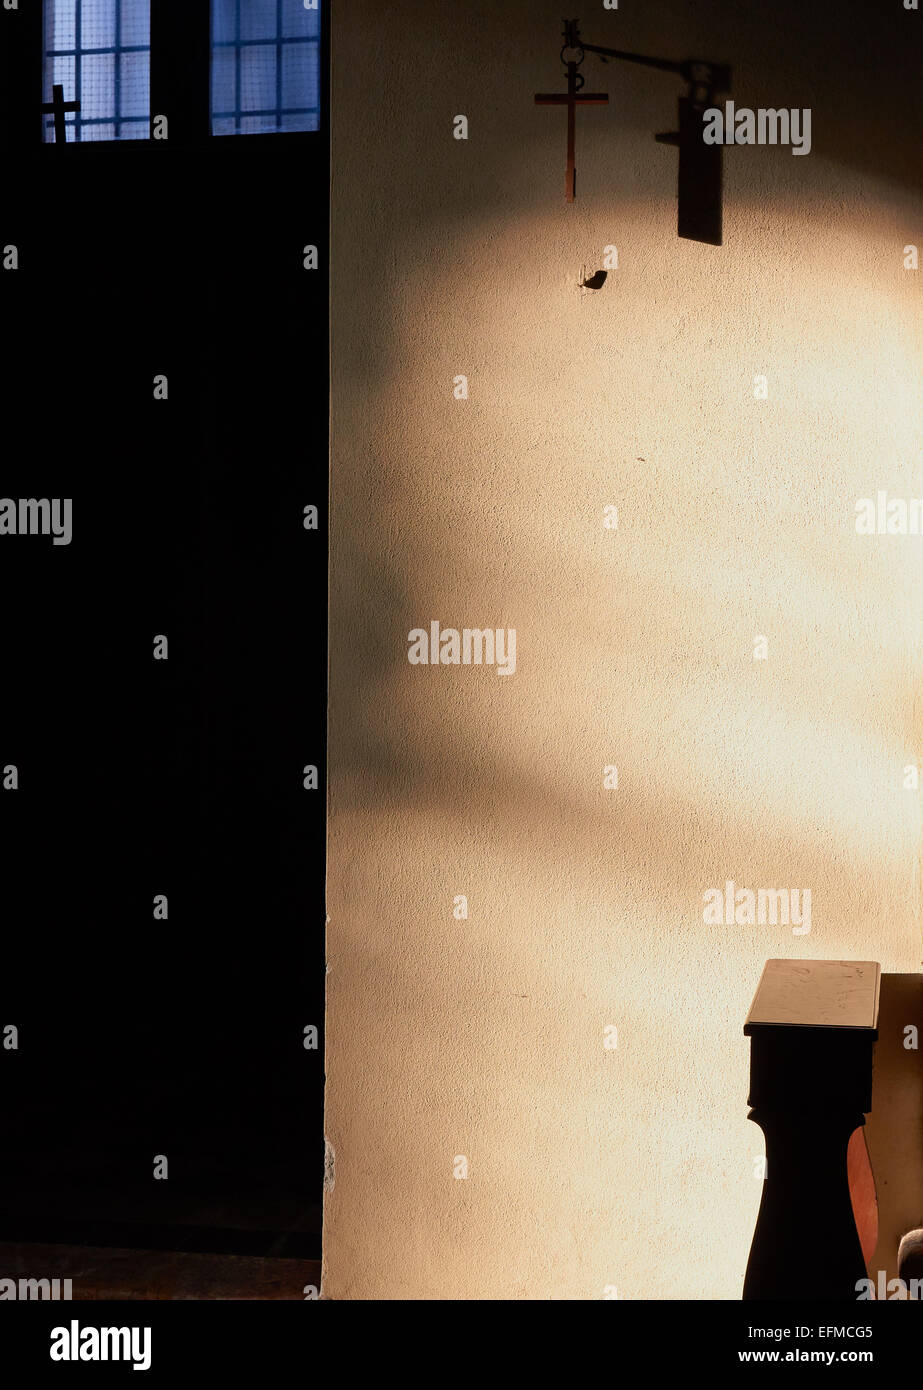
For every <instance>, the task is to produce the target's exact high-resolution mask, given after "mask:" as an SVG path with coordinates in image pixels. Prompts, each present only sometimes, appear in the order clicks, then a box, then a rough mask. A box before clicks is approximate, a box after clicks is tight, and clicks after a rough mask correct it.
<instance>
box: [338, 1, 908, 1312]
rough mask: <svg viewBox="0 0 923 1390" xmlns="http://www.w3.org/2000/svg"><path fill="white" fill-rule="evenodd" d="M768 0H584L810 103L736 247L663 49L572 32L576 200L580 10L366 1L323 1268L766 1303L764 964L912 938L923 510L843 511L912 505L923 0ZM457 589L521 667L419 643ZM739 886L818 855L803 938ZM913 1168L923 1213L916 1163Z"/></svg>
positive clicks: (904, 1191)
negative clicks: (876, 64) (713, 911)
mask: <svg viewBox="0 0 923 1390" xmlns="http://www.w3.org/2000/svg"><path fill="white" fill-rule="evenodd" d="M740 8H741V7H740V6H739V5H738V6H735V5H733V4H730V3H728V4H727V5H723V4H717V3H716V4H712V5H706V4H705V3H704V0H703V3H702V4H700V5H697V6H690V5H688V4H685V3H681V0H669V3H651V2H650V0H648V3H640V0H639V3H637V4H635V5H628V4H623V5H622V7H621V9H620V10H619V11H604V10H603V8H602V5H601V4H597V5H595V6H594V7H592V8H591V9H589V10H587V9H585V10H584V14H583V16H582V23H583V30H584V35H585V37H586V39H587V41H595V42H598V43H609V44H614V45H616V46H624V47H627V48H634V49H637V50H640V51H643V52H650V53H661V54H664V55H665V56H671V57H677V58H678V57H684V56H687V55H688V54H689V53H693V52H694V53H700V54H703V55H705V56H710V57H714V58H716V59H721V58H724V59H727V60H728V61H730V62H732V63H733V65H734V70H735V83H734V88H735V91H734V95H735V98H736V100H737V103H738V105H750V106H753V107H756V106H788V107H792V106H799V107H803V106H811V107H812V109H813V150H812V153H811V154H810V155H809V156H807V157H793V156H792V154H791V153H790V152H789V151H788V150H785V149H778V148H777V149H771V148H741V149H735V150H731V151H729V152H728V156H727V159H726V166H725V167H726V201H725V243H726V244H725V245H724V247H723V248H714V247H707V246H702V245H698V244H694V243H691V242H685V241H680V240H678V239H677V237H676V235H675V205H674V196H675V180H676V155H675V152H674V151H672V150H669V149H667V148H665V147H663V146H661V145H658V144H656V143H655V142H654V141H653V138H652V136H653V133H654V131H657V130H665V129H670V128H672V126H673V124H674V119H675V98H676V96H677V95H678V94H679V84H678V82H677V81H676V80H674V79H672V78H670V77H668V76H663V75H659V74H651V73H649V72H645V71H643V70H640V69H636V68H631V67H627V66H616V65H610V66H603V65H601V64H599V63H598V62H597V61H596V60H594V59H592V58H591V57H589V56H588V57H587V60H586V63H585V65H584V67H585V71H586V73H587V80H588V86H589V87H590V88H596V87H601V88H602V89H603V90H608V91H609V93H610V105H609V107H608V108H607V109H594V110H591V111H589V112H582V113H580V115H579V117H578V146H577V150H578V161H577V162H578V170H579V179H578V201H577V202H576V203H575V204H574V205H573V206H568V205H566V204H565V202H564V198H563V162H564V150H563V140H564V116H563V113H562V112H559V111H554V110H545V109H537V108H535V107H534V106H533V103H532V96H533V93H534V92H536V91H539V90H555V89H557V88H558V87H559V86H560V85H561V73H562V69H561V65H560V62H559V60H558V48H559V46H560V40H559V37H558V36H559V33H560V11H561V7H560V5H559V4H558V3H557V0H554V2H553V3H552V0H503V3H496V4H488V3H476V4H470V3H469V4H460V3H449V0H425V3H424V0H396V3H389V4H388V5H387V6H383V5H381V4H379V3H377V0H376V2H373V0H348V3H347V4H344V5H341V6H338V8H337V13H336V15H335V18H334V26H333V98H332V99H333V166H334V178H333V246H334V256H333V306H332V308H333V339H332V343H333V395H332V430H333V449H332V460H331V469H332V516H331V524H332V561H331V580H332V598H331V634H332V635H331V704H330V754H329V777H330V840H329V873H328V914H329V920H328V949H327V957H328V966H329V973H328V1019H327V1026H328V1034H327V1063H326V1066H327V1116H326V1132H327V1138H328V1142H329V1144H330V1146H331V1149H332V1154H331V1174H330V1181H329V1184H328V1187H329V1190H328V1192H327V1195H326V1208H325V1279H324V1292H325V1294H326V1295H327V1296H329V1297H332V1298H529V1299H543V1298H581V1299H582V1298H601V1297H602V1296H603V1290H604V1288H605V1286H606V1285H616V1286H617V1288H618V1290H619V1295H620V1296H621V1297H625V1298H631V1299H638V1298H681V1297H682V1298H696V1299H703V1298H738V1297H739V1296H740V1290H741V1283H742V1278H743V1273H744V1268H745V1265H746V1259H747V1254H748V1249H749V1242H750V1237H751V1234H752V1230H753V1225H754V1221H755V1217H756V1211H757V1206H758V1202H759V1197H760V1183H759V1181H758V1180H757V1179H756V1178H755V1177H754V1158H755V1157H756V1156H758V1155H759V1154H761V1153H762V1136H761V1134H760V1132H759V1131H758V1130H757V1129H756V1127H755V1126H754V1125H752V1124H749V1123H748V1122H747V1119H746V1113H747V1107H746V1095H747V1068H748V1057H747V1044H746V1041H745V1039H744V1037H743V1034H742V1031H741V1030H742V1025H743V1021H744V1017H745V1015H746V1012H747V1008H748V1006H749V1003H750V999H751V996H752V994H753V991H754V988H755V986H756V983H757V980H758V978H759V974H760V970H761V968H762V964H763V961H764V960H765V959H766V958H767V957H768V956H792V957H798V956H808V957H820V958H849V957H853V958H860V959H875V960H878V961H880V962H881V965H882V968H883V970H885V971H893V972H907V973H916V972H919V971H920V970H921V911H920V906H921V902H920V880H919V854H920V847H921V825H920V814H921V798H923V792H917V793H914V792H911V791H907V790H904V789H903V787H902V774H903V768H904V766H905V765H906V764H908V763H911V762H918V763H919V762H923V697H921V690H923V686H921V676H923V648H921V610H923V583H921V579H923V562H921V557H923V538H920V537H917V538H910V537H907V538H901V537H874V536H873V537H863V536H858V535H857V534H856V533H855V529H854V505H855V501H856V499H857V498H858V497H863V496H870V495H874V493H875V492H876V490H877V489H879V488H884V489H887V490H888V491H889V492H890V493H891V494H894V495H899V496H904V497H909V496H917V497H920V496H923V467H921V457H923V455H921V411H920V394H919V380H920V367H921V347H923V340H921V329H920V308H921V299H920V296H921V284H920V280H921V277H920V275H919V273H917V274H914V273H912V272H906V271H905V270H904V269H903V268H902V248H903V246H904V245H905V244H906V243H909V242H917V243H923V202H921V198H920V189H919V184H917V186H916V187H914V186H913V184H912V181H911V177H910V171H912V170H915V171H916V177H917V178H919V167H918V166H919V143H918V140H919V132H918V131H917V132H916V133H915V134H912V133H911V131H912V126H911V124H910V120H909V118H910V116H911V114H912V112H913V111H914V110H915V109H916V106H915V104H914V103H915V101H916V97H915V96H914V87H913V84H912V78H911V74H912V68H911V67H910V66H909V65H908V66H907V67H906V68H905V67H902V66H901V61H898V62H897V65H896V66H895V65H894V64H893V63H892V67H891V69H889V79H888V82H887V83H885V84H883V85H882V87H881V89H880V90H876V89H874V87H873V89H872V90H870V89H869V87H868V82H867V72H866V68H865V54H866V52H867V50H868V49H869V46H871V49H872V50H873V51H874V50H875V47H876V44H877V45H879V46H881V47H885V48H886V47H887V45H889V44H891V45H892V46H893V42H894V39H895V37H896V36H899V35H898V25H899V24H901V23H906V24H907V25H908V26H913V25H916V30H915V32H916V36H917V40H918V38H919V34H920V32H921V30H920V26H921V24H923V19H921V18H920V16H919V15H916V16H915V15H913V14H910V13H905V14H898V15H897V17H896V18H895V16H890V17H889V18H888V20H886V21H885V20H882V21H878V22H877V23H878V26H879V27H878V28H877V29H875V31H874V32H873V33H872V35H871V36H870V37H869V40H868V43H865V42H859V43H857V34H856V27H855V26H856V23H857V22H858V20H857V15H858V10H857V9H856V7H855V6H853V5H851V4H845V5H837V6H831V7H829V8H830V16H829V18H827V19H825V20H823V21H821V19H820V18H818V17H816V16H815V17H812V18H811V19H808V18H806V17H804V16H802V18H801V20H798V19H797V16H798V14H799V7H797V6H794V5H792V6H791V7H790V8H791V14H790V15H786V14H784V13H783V14H781V15H780V13H779V6H771V7H745V8H746V9H747V10H751V9H760V10H765V13H763V14H760V15H759V16H757V15H755V14H752V13H751V15H750V18H749V19H747V18H746V17H741V15H740V14H739V10H740ZM785 9H786V6H783V10H785ZM697 10H698V11H701V12H702V13H700V14H699V15H698V16H697V17H696V15H695V12H696V11H697ZM706 11H707V13H706ZM709 15H710V16H711V17H710V18H709ZM799 23H800V24H803V25H807V24H810V25H813V26H815V27H814V28H813V29H812V30H811V31H810V32H808V31H807V30H803V29H799V27H798V25H799ZM748 25H749V28H748V27H747V26H748ZM850 25H852V29H850ZM888 51H889V52H890V53H891V54H892V57H893V56H894V52H895V50H894V49H893V47H892V49H890V50H888ZM847 59H848V61H849V63H850V64H851V66H847V67H843V68H840V67H839V66H838V65H839V64H840V63H841V61H844V60H847ZM875 103H877V106H876V105H875ZM458 113H464V114H465V115H467V117H468V119H469V122H470V138H469V139H468V140H467V142H461V141H456V140H454V139H453V138H452V118H453V117H454V116H455V115H456V114H458ZM607 244H615V245H616V246H617V248H618V254H619V269H618V270H617V271H613V272H612V273H610V275H609V277H608V281H607V283H606V285H605V286H604V287H603V289H602V290H600V291H598V292H596V293H594V292H591V291H587V290H581V289H580V288H579V287H578V277H579V275H580V271H581V268H582V267H586V269H587V271H588V272H590V271H592V270H595V269H596V268H598V267H599V266H600V265H601V264H602V249H603V247H604V246H606V245H607ZM462 373H463V374H465V375H466V376H467V377H468V380H469V389H470V398H469V399H468V400H467V401H465V402H460V401H456V400H455V399H453V391H452V382H453V378H454V377H455V376H456V375H458V374H462ZM760 373H765V374H766V375H767V377H768V380H769V399H768V400H765V401H758V400H754V399H753V378H754V376H755V375H757V374H760ZM610 503H614V504H615V505H617V506H618V508H619V514H620V524H619V528H618V530H617V531H616V532H614V533H612V532H609V531H606V530H605V529H604V528H603V525H602V517H603V508H604V507H605V506H606V505H607V504H610ZM433 619H438V620H440V622H441V623H442V624H443V626H454V627H458V628H461V627H481V626H488V625H489V626H492V627H514V628H515V629H516V632H517V635H518V651H517V670H516V674H515V675H513V676H511V677H508V678H502V677H499V676H498V675H497V674H496V673H495V672H494V671H492V670H490V669H485V668H480V669H478V668H473V667H472V668H466V667H458V668H456V667H424V666H411V665H410V664H409V663H408V660H407V634H408V633H409V631H410V630H411V629H412V628H415V627H427V626H428V625H429V623H430V621H431V620H433ZM755 634H763V635H765V636H766V637H767V639H768V652H769V656H768V660H767V661H754V660H753V656H752V652H753V638H754V636H755ZM606 764H616V765H617V767H618V776H619V788H618V790H617V791H605V790H604V789H603V785H602V781H603V767H604V766H605V765H606ZM729 878H730V879H734V880H735V881H736V882H737V883H738V884H741V885H746V886H750V887H754V888H755V887H757V886H770V887H775V886H783V885H784V886H790V887H794V886H797V887H809V888H810V889H811V890H812V930H811V933H810V935H808V936H804V937H795V936H793V935H792V933H791V931H790V930H789V929H787V928H785V927H771V926H763V927H759V926H752V927H748V926H734V927H726V926H720V927H715V926H709V925H705V924H704V922H703V917H702V911H703V901H702V895H703V893H704V891H705V890H706V888H708V887H712V886H718V885H723V884H724V882H725V880H726V879H729ZM456 894H465V895H467V898H468V902H469V913H470V915H469V917H468V920H467V921H456V920H455V919H454V918H453V912H452V908H453V899H454V896H455V895H456ZM911 994H912V990H911ZM902 997H906V995H905V996H902ZM909 1007H910V1005H908V1008H909ZM901 1012H902V1009H901V1008H899V1009H898V1010H897V1014H898V1015H900V1014H901ZM909 1021H912V1020H911V1019H906V1020H905V1019H903V1018H902V1017H900V1016H898V1017H896V1018H895V1019H893V1020H892V1021H891V1022H892V1023H893V1026H895V1027H897V1026H898V1025H901V1026H902V1025H903V1023H904V1022H909ZM607 1025H615V1026H616V1027H617V1029H618V1040H619V1045H618V1048H617V1050H606V1049H605V1048H604V1046H603V1040H604V1029H605V1028H606V1026H607ZM889 1026H890V1025H889ZM898 1051H899V1049H894V1048H892V1052H894V1053H895V1054H896V1052H898ZM907 1057H908V1054H906V1053H904V1055H903V1058H899V1059H898V1060H899V1061H900V1062H901V1064H902V1065H905V1078H904V1082H903V1083H902V1084H903V1094H904V1097H905V1100H906V1095H907V1094H908V1088H909V1091H910V1093H911V1094H912V1093H913V1089H914V1087H915V1086H918V1080H915V1079H914V1073H913V1072H912V1071H910V1072H908V1071H906V1067H907V1066H910V1067H917V1068H918V1057H919V1054H915V1055H913V1056H911V1059H910V1061H909V1062H908V1061H907ZM905 1112H906V1105H905ZM917 1113H919V1112H918V1111H917ZM873 1137H875V1136H873ZM887 1138H888V1136H878V1137H877V1140H876V1142H877V1144H878V1150H877V1152H876V1148H875V1143H873V1161H874V1162H875V1164H876V1167H878V1168H880V1167H881V1165H882V1164H884V1165H887V1162H888V1152H887V1145H886V1141H887ZM902 1142H904V1141H902ZM907 1142H908V1143H910V1142H912V1143H914V1144H916V1145H917V1153H918V1154H919V1153H920V1127H919V1125H917V1126H916V1132H915V1134H914V1136H913V1138H912V1140H911V1139H908V1140H907ZM456 1155H465V1156H466V1157H467V1159H468V1162H469V1177H468V1178H467V1180H457V1179H456V1178H455V1177H453V1161H454V1159H455V1157H456ZM921 1157H923V1155H921ZM905 1168H906V1163H905ZM915 1173H916V1176H915ZM915 1183H916V1186H914V1184H915ZM886 1200H887V1201H889V1202H891V1204H892V1206H891V1208H889V1211H888V1213H887V1214H886V1217H883V1219H886V1220H887V1222H890V1223H891V1226H892V1227H897V1226H900V1224H901V1223H902V1222H903V1223H905V1224H912V1223H914V1222H917V1221H920V1220H921V1219H923V1187H921V1184H920V1181H919V1165H918V1166H917V1168H916V1170H915V1172H914V1170H912V1171H910V1172H905V1173H904V1177H903V1178H902V1180H901V1182H900V1183H898V1184H897V1185H896V1186H894V1187H893V1188H892V1190H891V1192H890V1194H889V1196H888V1197H887V1199H886ZM895 1204H896V1207H895ZM888 1259H889V1260H890V1261H891V1264H892V1265H893V1252H892V1253H891V1254H889V1255H888Z"/></svg>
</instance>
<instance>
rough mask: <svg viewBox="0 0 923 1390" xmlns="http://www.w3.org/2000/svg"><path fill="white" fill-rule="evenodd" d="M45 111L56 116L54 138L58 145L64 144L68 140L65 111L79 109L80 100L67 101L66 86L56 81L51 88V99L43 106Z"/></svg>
mask: <svg viewBox="0 0 923 1390" xmlns="http://www.w3.org/2000/svg"><path fill="white" fill-rule="evenodd" d="M42 110H43V111H47V112H50V113H51V114H52V115H53V116H54V139H55V144H56V145H63V144H64V143H65V142H66V140H67V123H66V121H65V119H64V113H65V111H79V110H80V102H79V101H65V100H64V88H63V87H62V86H61V85H60V83H56V84H55V86H53V87H52V89H51V101H49V102H46V103H45V105H44V106H43V107H42Z"/></svg>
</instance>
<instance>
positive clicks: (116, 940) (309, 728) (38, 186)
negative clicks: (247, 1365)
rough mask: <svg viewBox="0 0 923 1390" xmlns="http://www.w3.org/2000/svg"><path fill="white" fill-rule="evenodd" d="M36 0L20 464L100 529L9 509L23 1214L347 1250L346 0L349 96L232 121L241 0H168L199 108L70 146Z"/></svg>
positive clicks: (158, 13) (159, 41)
mask: <svg viewBox="0 0 923 1390" xmlns="http://www.w3.org/2000/svg"><path fill="white" fill-rule="evenodd" d="M30 8H31V9H32V12H31V13H26V12H25V7H24V8H23V10H22V11H21V12H10V13H6V14H4V15H3V29H4V32H3V34H2V36H0V48H2V49H3V52H4V57H3V67H4V71H3V73H2V74H0V77H2V78H3V79H4V83H3V90H4V94H5V99H4V111H3V115H4V125H3V140H4V144H3V160H4V172H5V196H4V203H5V210H4V215H3V223H2V228H0V244H2V245H8V246H15V248H16V253H17V254H16V257H15V258H14V259H15V261H16V262H17V263H16V265H15V266H14V267H12V268H10V269H8V270H4V271H3V272H2V274H0V295H2V312H3V322H4V326H5V335H6V345H7V351H6V353H5V354H4V356H5V366H4V374H3V396H4V400H3V416H2V419H3V436H4V438H3V456H4V463H5V467H4V483H3V487H2V491H3V493H4V496H5V497H7V498H10V499H39V498H47V499H52V498H70V499H73V502H72V506H73V513H72V515H73V535H72V540H71V543H70V544H68V545H57V546H56V545H54V544H53V541H52V540H51V539H50V538H48V537H45V536H42V535H7V536H3V537H0V574H2V592H3V595H4V599H3V609H4V654H5V662H4V681H3V694H2V703H3V707H4V708H3V716H2V727H0V767H3V766H7V765H15V767H16V769H17V773H18V783H19V785H18V787H17V788H14V789H9V790H4V791H3V792H2V793H0V826H2V837H3V838H2V844H3V847H4V863H5V871H4V878H5V883H4V889H3V895H2V899H3V938H4V946H5V949H4V952H3V961H2V965H0V974H2V978H0V986H2V989H0V1029H2V1028H3V1027H5V1026H6V1025H10V1024H11V1025H14V1026H15V1028H16V1029H17V1035H16V1036H17V1046H16V1047H15V1048H7V1049H5V1050H4V1049H3V1048H2V1047H0V1089H2V1097H3V1099H2V1111H0V1113H2V1117H3V1121H2V1123H3V1140H2V1162H3V1171H2V1174H0V1240H5V1241H55V1242H71V1243H74V1242H76V1243H81V1244H96V1245H118V1246H123V1247H124V1246H128V1247H131V1248H136V1247H137V1248H141V1247H143V1248H148V1249H151V1248H159V1249H176V1250H202V1251H217V1252H222V1251H227V1252H234V1253H239V1254H261V1255H281V1256H303V1257H306V1258H316V1257H317V1256H319V1253H320V1214H321V1196H322V1183H323V1155H324V1144H323V1118H322V1112H323V1036H322V1032H323V1008H324V796H325V792H324V763H325V756H324V754H325V749H324V729H325V680H326V512H327V508H326V500H327V418H328V412H327V399H328V368H327V341H328V334H327V269H326V267H327V264H328V256H327V227H328V184H329V158H328V150H329V140H328V120H327V113H326V92H327V82H326V71H327V59H326V54H327V33H326V28H327V16H326V12H325V13H324V16H323V25H322V42H321V77H322V81H321V93H322V104H321V119H320V128H319V129H318V130H317V131H297V132H285V133H265V134H253V135H247V134H239V135H236V134H235V135H233V136H228V137H224V138H220V137H218V136H212V135H211V134H210V130H209V119H208V115H209V108H208V94H209V48H208V21H209V6H208V4H207V3H205V4H203V3H202V2H201V0H182V3H174V4H171V3H165V0H159V3H158V0H155V2H154V5H153V13H152V22H151V28H152V35H153V47H152V56H151V89H152V115H153V114H154V113H155V112H157V111H158V110H159V109H163V110H165V111H167V112H168V114H169V135H168V138H167V139H165V140H155V139H132V140H117V139H116V140H111V141H101V140H98V141H93V142H88V143H83V144H76V143H75V144H66V145H65V146H64V147H63V148H62V147H60V146H56V145H55V144H53V143H50V142H48V141H46V140H43V139H42V134H41V120H40V115H39V106H40V103H41V80H42V78H41V53H42V35H41V24H40V21H41V9H40V7H38V6H36V7H30ZM158 103H160V104H161V105H160V106H158ZM309 244H310V245H314V246H316V247H317V264H318V269H316V270H314V269H306V268H305V259H306V257H305V247H306V246H307V245H309ZM160 377H165V378H166V396H165V398H164V388H163V384H161V386H160V387H158V385H157V383H156V379H157V378H160ZM312 505H313V506H316V507H317V511H318V528H317V529H316V530H310V529H306V526H305V508H306V507H308V506H312ZM162 636H164V637H166V638H167V641H168V646H167V652H168V655H167V659H165V660H164V659H159V658H157V659H155V646H156V639H157V638H159V637H162ZM309 765H314V766H316V767H317V769H318V782H317V787H316V789H315V788H312V787H310V777H308V779H307V780H308V782H309V787H307V788H306V786H305V781H306V778H305V773H304V769H305V768H306V767H307V766H309ZM161 897H166V900H167V908H166V916H165V917H164V915H163V905H162V903H161V904H158V903H156V902H155V899H158V900H159V899H160V898H161ZM312 1027H313V1028H316V1029H317V1033H318V1040H317V1047H316V1048H312V1047H310V1046H306V1045H305V1044H306V1038H307V1041H308V1043H310V1041H311V1035H310V1034H308V1035H306V1033H305V1030H306V1029H309V1028H312ZM157 1156H164V1157H165V1158H166V1159H167V1177H166V1178H165V1179H164V1178H157V1177H155V1175H154V1174H155V1168H156V1166H157V1164H156V1162H155V1160H156V1159H157ZM160 1166H161V1170H162V1166H163V1165H160Z"/></svg>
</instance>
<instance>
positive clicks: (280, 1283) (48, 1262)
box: [0, 1243, 320, 1302]
mask: <svg viewBox="0 0 923 1390" xmlns="http://www.w3.org/2000/svg"><path fill="white" fill-rule="evenodd" d="M55 1278H57V1279H61V1280H64V1279H70V1280H71V1281H72V1297H73V1299H74V1301H75V1302H76V1301H85V1300H88V1299H94V1300H95V1299H128V1300H133V1299H145V1300H147V1299H245V1300H252V1299H264V1300H267V1299H272V1300H277V1299H297V1300H299V1301H303V1300H304V1299H305V1298H308V1297H316V1296H317V1293H316V1292H312V1290H314V1291H318V1290H319V1288H320V1261H319V1260H287V1259H266V1258H260V1257H255V1256H250V1255H202V1254H192V1253H182V1254H180V1253H175V1252H173V1251H161V1250H118V1249H109V1248H102V1247H91V1246H77V1245H39V1244H31V1243H29V1244H26V1243H17V1244H13V1243H6V1244H4V1243H0V1279H16V1280H19V1279H55ZM306 1288H307V1289H308V1292H307V1293H306V1292H305V1290H306Z"/></svg>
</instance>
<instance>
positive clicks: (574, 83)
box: [535, 62, 609, 203]
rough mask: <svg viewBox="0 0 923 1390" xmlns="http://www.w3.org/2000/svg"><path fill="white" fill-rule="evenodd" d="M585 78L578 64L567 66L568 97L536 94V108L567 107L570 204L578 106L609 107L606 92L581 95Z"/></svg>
mask: <svg viewBox="0 0 923 1390" xmlns="http://www.w3.org/2000/svg"><path fill="white" fill-rule="evenodd" d="M583 83H584V78H583V76H582V74H581V73H579V72H578V71H577V64H576V62H572V63H568V64H567V95H566V96H562V95H560V94H559V93H557V92H536V94H535V104H536V106H566V107H567V165H566V167H565V170H564V196H565V198H566V199H567V201H568V202H569V203H572V202H573V201H574V194H575V193H576V190H577V169H576V163H575V158H576V153H575V145H576V134H577V107H578V106H608V104H609V98H608V96H607V95H606V93H605V92H586V93H584V94H583V95H582V96H581V95H579V93H580V89H581V87H582V86H583Z"/></svg>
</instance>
